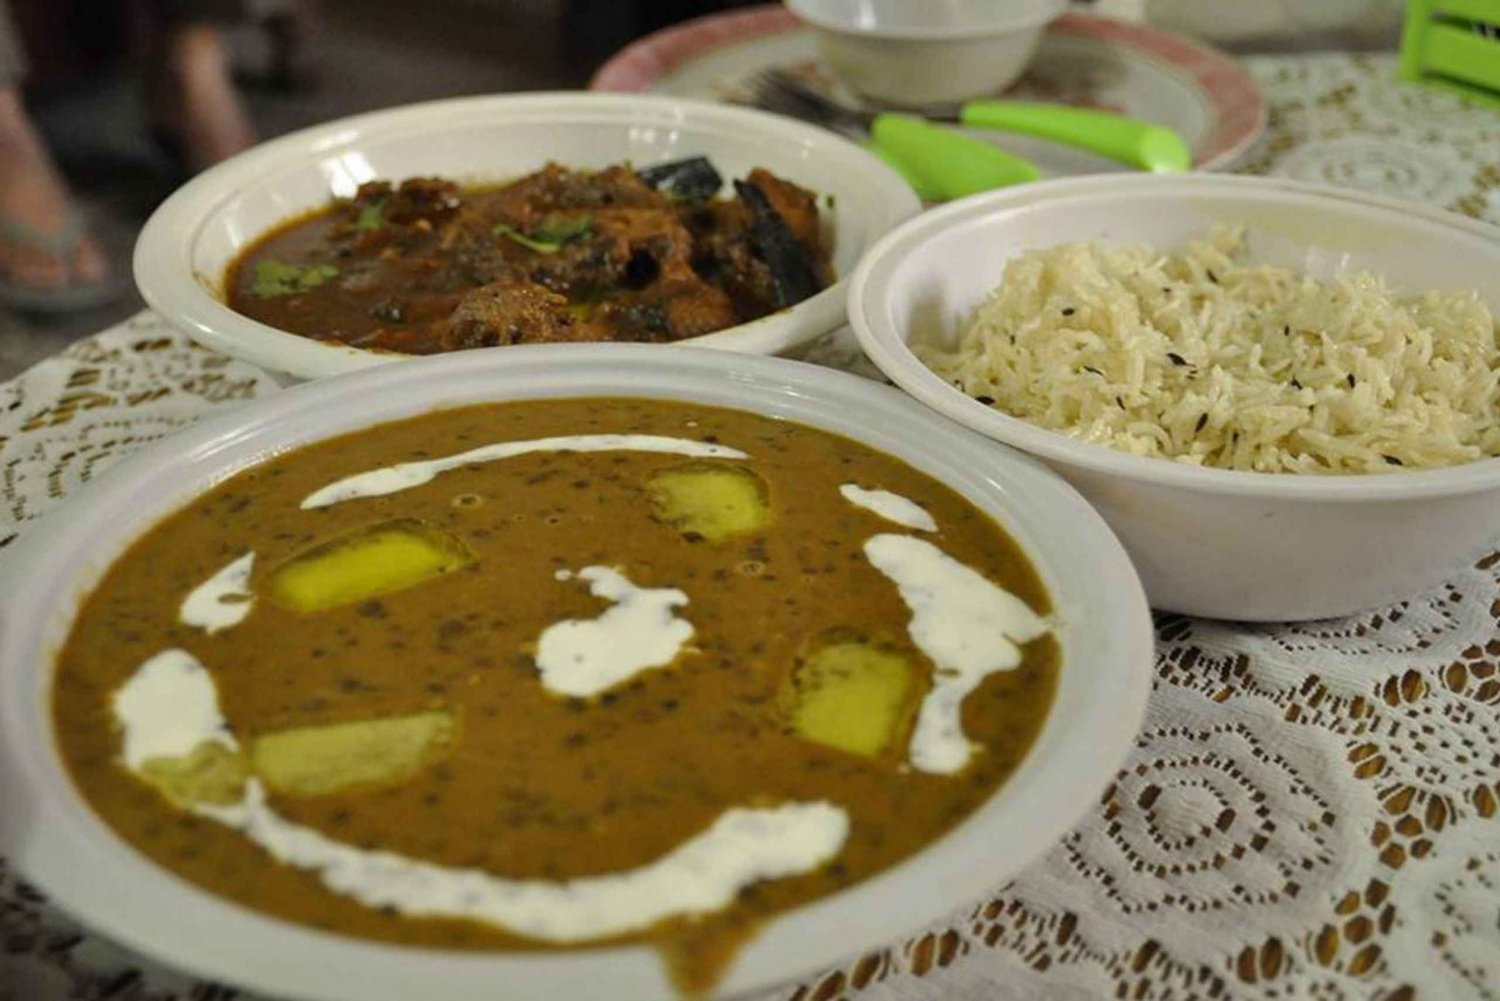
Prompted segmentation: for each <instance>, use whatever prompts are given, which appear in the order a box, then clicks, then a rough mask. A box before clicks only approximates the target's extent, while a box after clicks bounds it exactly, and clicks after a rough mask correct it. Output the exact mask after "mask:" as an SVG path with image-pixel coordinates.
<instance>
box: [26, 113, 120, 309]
mask: <svg viewBox="0 0 1500 1001" xmlns="http://www.w3.org/2000/svg"><path fill="white" fill-rule="evenodd" d="M67 212H68V190H67V186H66V185H65V184H64V183H63V179H62V175H61V174H60V173H59V172H58V170H57V166H56V165H55V164H54V163H53V162H52V157H51V156H50V155H49V154H48V152H47V148H46V147H45V146H44V145H43V144H42V140H41V137H40V136H38V135H37V133H36V129H35V128H33V127H32V124H31V119H30V118H29V117H28V116H27V114H26V108H25V106H24V105H23V104H22V103H21V96H20V94H19V93H18V92H17V90H16V88H15V87H0V220H4V221H5V222H8V223H11V224H14V225H16V226H18V227H22V228H24V229H26V230H29V231H31V232H33V233H35V234H37V235H38V236H39V237H43V238H45V237H50V236H54V235H56V234H58V233H60V232H61V231H62V229H63V227H64V225H65V222H66V220H67ZM108 274H109V264H108V262H107V261H106V259H105V257H104V252H103V251H102V250H101V249H100V248H99V244H98V243H97V242H96V241H95V240H94V238H93V237H91V236H89V235H88V234H83V235H82V236H81V237H80V238H79V239H78V241H77V243H75V244H74V245H73V247H72V248H71V260H62V259H59V258H58V257H56V256H54V255H52V254H49V253H47V252H46V251H45V250H42V249H40V248H37V247H31V246H26V245H24V244H22V243H19V242H16V241H14V240H8V239H6V237H5V234H4V233H3V232H0V278H3V279H4V280H5V281H8V282H11V283H13V284H16V285H22V286H26V287H29V288H35V289H61V288H65V287H67V286H69V285H88V284H97V283H99V282H102V281H103V280H104V279H105V278H106V277H107V276H108Z"/></svg>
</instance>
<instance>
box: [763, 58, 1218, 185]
mask: <svg viewBox="0 0 1500 1001" xmlns="http://www.w3.org/2000/svg"><path fill="white" fill-rule="evenodd" d="M754 84H755V92H756V103H757V104H759V105H761V106H762V107H765V108H769V109H770V110H772V111H779V112H781V113H783V114H789V115H793V116H795V117H798V118H804V119H808V120H810V121H814V122H817V123H819V124H821V125H826V126H829V127H830V128H834V129H838V130H840V131H842V132H845V133H846V134H849V135H853V136H855V137H856V138H865V141H866V142H867V143H868V145H869V146H870V148H871V149H872V150H873V151H874V152H875V153H877V154H878V155H879V156H880V157H881V159H883V160H884V161H885V162H886V163H887V164H889V165H890V166H891V167H893V168H895V170H896V171H897V172H898V173H900V174H901V175H902V176H903V177H905V178H906V179H907V181H908V182H909V183H910V184H911V186H912V187H913V188H915V189H916V191H917V194H919V195H921V196H922V197H923V198H924V199H927V200H928V201H949V200H951V199H954V198H963V197H965V196H966V195H972V194H976V193H978V192H980V191H988V190H990V189H992V188H999V187H1004V186H1006V185H1010V184H1019V183H1021V182H1024V181H1034V180H1036V179H1037V178H1039V177H1040V176H1041V171H1040V170H1039V169H1037V166H1036V164H1034V163H1032V162H1031V161H1030V160H1026V159H1024V158H1022V157H1019V156H1016V155H1015V154H1013V153H1008V152H1006V151H1005V150H1003V149H1000V148H999V147H998V146H995V145H994V144H993V143H988V142H985V141H983V140H981V139H976V138H975V137H973V136H970V135H966V134H964V133H963V132H960V131H958V130H956V129H953V128H950V127H947V126H943V125H935V124H933V121H932V120H940V121H949V122H954V123H957V124H961V125H964V126H967V127H969V128H975V129H991V130H998V131H1005V132H1020V133H1025V134H1027V135H1034V136H1038V137H1041V138H1044V139H1049V140H1052V141H1054V142H1058V143H1062V144H1065V145H1068V146H1074V147H1078V148H1080V149H1087V150H1091V151H1093V152H1095V153H1098V154H1100V155H1102V156H1106V157H1109V158H1111V159H1114V160H1118V161H1119V162H1121V163H1125V164H1128V165H1130V166H1132V167H1136V168H1137V169H1140V170H1149V171H1152V172H1154V173H1171V172H1176V171H1184V170H1190V169H1192V165H1193V161H1192V154H1191V152H1190V151H1189V150H1188V147H1187V144H1186V143H1185V142H1183V140H1182V137H1181V136H1179V135H1178V134H1177V133H1176V132H1174V131H1172V130H1171V129H1169V128H1166V127H1165V126H1161V125H1155V124H1153V123H1151V122H1143V121H1140V120H1138V119H1134V118H1127V117H1126V116H1124V115H1115V114H1111V113H1109V112H1105V111H1095V110H1092V109H1088V108H1074V107H1068V106H1066V105H1059V104H1040V103H1030V102H1025V101H996V100H983V101H970V102H968V103H967V104H963V105H948V106H943V107H933V108H924V109H922V113H921V115H912V114H902V113H898V112H893V111H871V110H867V109H864V108H856V107H851V106H849V105H847V104H843V103H841V102H838V101H835V100H833V99H832V98H830V97H828V96H827V95H825V94H822V93H820V92H819V91H816V90H814V89H813V88H812V87H809V86H808V85H807V84H805V83H803V82H802V81H800V80H798V79H797V78H795V77H793V76H790V75H789V74H786V73H783V72H780V71H777V70H770V71H767V72H764V73H761V74H759V75H758V77H757V78H756V80H755V81H754Z"/></svg>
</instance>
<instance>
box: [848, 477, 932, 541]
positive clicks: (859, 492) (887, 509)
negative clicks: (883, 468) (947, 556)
mask: <svg viewBox="0 0 1500 1001" xmlns="http://www.w3.org/2000/svg"><path fill="white" fill-rule="evenodd" d="M839 493H841V494H843V495H844V500H846V501H848V502H849V503H850V504H853V505H854V506H855V507H862V508H864V509H865V510H867V511H873V512H875V513H876V514H878V515H880V517H882V518H884V519H885V520H886V521H893V522H895V523H896V524H898V525H904V526H906V527H907V528H915V529H917V530H919V531H923V532H936V531H937V522H936V521H934V520H933V518H932V515H931V514H930V513H928V511H927V509H926V508H925V507H923V506H922V505H920V504H918V503H917V502H916V501H914V500H910V499H909V498H906V497H902V496H901V495H900V494H897V493H892V492H891V491H889V490H866V489H865V488H864V487H862V486H859V485H858V484H856V483H845V484H844V485H843V486H841V487H839Z"/></svg>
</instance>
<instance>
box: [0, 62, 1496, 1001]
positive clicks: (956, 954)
mask: <svg viewBox="0 0 1500 1001" xmlns="http://www.w3.org/2000/svg"><path fill="white" fill-rule="evenodd" d="M1392 65H1393V64H1392V61H1391V60H1390V59H1389V58H1375V59H1355V58H1349V57H1344V56H1314V57H1298V58H1265V59H1258V60H1255V61H1253V62H1252V68H1253V70H1254V72H1255V75H1256V77H1257V79H1258V80H1259V81H1260V83H1261V85H1262V86H1263V87H1265V89H1266V91H1267V95H1268V97H1269V99H1270V102H1271V105H1272V115H1271V128H1270V130H1269V132H1268V133H1267V135H1266V136H1265V137H1263V139H1262V140H1261V141H1260V143H1259V144H1258V145H1257V146H1256V148H1255V149H1254V150H1252V151H1251V153H1250V154H1249V156H1248V158H1247V161H1246V164H1245V169H1248V170H1250V171H1254V172H1263V173H1276V174H1286V175H1291V176H1296V177H1303V178H1314V179H1319V180H1324V181H1331V182H1334V183H1341V184H1348V185H1352V186H1356V187H1361V188H1367V189H1374V190H1377V191H1384V192H1387V193H1392V194H1397V195H1405V196H1409V197H1418V198H1421V199H1423V200H1426V201H1430V202H1434V203H1437V204H1440V205H1444V206H1447V207H1448V208H1451V209H1454V210H1456V211H1461V212H1465V213H1468V214H1470V215H1473V216H1477V217H1482V218H1488V219H1491V220H1494V221H1497V222H1500V193H1497V192H1500V114H1496V113H1495V112H1493V111H1487V110H1482V109H1478V108H1474V107H1471V106H1468V105H1465V104H1463V103H1462V102H1460V101H1458V100H1457V99H1455V98H1451V97H1448V96H1446V95H1443V94H1440V93H1431V92H1428V91H1425V90H1421V89H1417V88H1411V87H1403V86H1398V85H1395V84H1393V83H1391V82H1390V80H1389V77H1390V75H1391V68H1392ZM815 360H820V361H824V362H828V363H835V364H845V365H852V364H854V358H853V356H852V355H851V354H850V349H849V346H848V344H847V343H844V342H833V343H830V344H826V345H824V346H823V347H822V350H821V351H820V352H819V353H818V354H817V355H815ZM275 391H276V387H275V385H274V384H273V383H272V382H271V381H270V379H269V378H267V377H266V376H265V375H264V374H262V373H260V372H259V371H257V370H256V369H254V368H251V367H250V366H248V365H244V364H241V363H238V362H232V361H229V360H227V359H224V358H222V357H220V356H217V355H214V354H210V353H208V352H206V351H203V350H201V349H199V348H196V347H194V346H192V345H191V344H189V343H188V342H186V341H185V340H184V339H183V338H182V337H181V336H179V335H176V334H173V333H171V332H170V331H168V330H167V329H166V328H165V327H164V326H163V324H162V323H161V322H160V321H159V320H158V319H157V318H155V317H154V316H152V315H151V314H149V313H143V314H141V315H139V316H137V317H136V318H135V319H133V320H131V321H130V322H128V323H126V324H123V325H122V326H119V327H116V328H114V329H111V330H107V331H105V332H104V333H102V334H99V335H97V336H95V337H92V338H89V339H88V340H85V341H83V342H81V343H79V344H77V345H75V346H74V347H72V348H71V349H69V350H68V351H67V352H65V353H64V354H63V355H61V356H59V357H56V358H53V359H51V360H49V361H46V362H43V363H42V364H41V365H38V366H37V367H36V368H34V369H32V370H31V371H29V372H27V373H25V374H24V375H22V376H21V377H20V378H18V379H16V380H14V381H12V382H9V383H6V384H4V385H0V547H3V546H4V545H5V544H6V543H8V542H9V541H10V540H11V539H13V538H15V536H16V535H17V534H18V533H19V532H23V531H25V524H26V522H28V521H29V520H31V519H32V518H35V517H36V516H38V515H39V514H41V513H43V512H44V511H45V510H46V509H47V508H49V507H50V506H51V505H53V504H55V503H57V502H59V501H60V500H62V499H63V498H64V497H65V496H66V495H67V494H68V493H69V491H70V490H72V489H73V488H74V487H75V486H76V485H77V484H79V483H80V482H82V481H84V480H86V479H88V478H89V476H90V475H92V474H93V473H95V472H97V471H98V470H100V469H102V468H104V467H105V466H107V465H109V464H110V463H112V462H115V461H117V460H118V459H120V458H121V457H122V456H125V455H127V454H129V453H130V452H131V451H133V450H135V449H136V448H139V447H140V446H142V445H144V444H146V443H148V442H150V441H152V440H155V439H157V438H159V437H161V436H163V435H166V434H169V433H171V432H172V431H174V430H176V429H178V428H181V427H183V426H185V425H187V424H190V423H192V422H193V421H194V420H195V419H196V418H197V417H198V416H199V415H201V414H203V413H204V412H206V411H208V410H211V409H214V408H218V407H225V406H233V405H236V404H238V403H240V402H241V401H244V400H248V399H252V398H254V397H257V396H261V395H265V394H268V393H272V392H275ZM1497 516H1500V515H1497ZM0 600H3V596H0ZM1497 666H1500V554H1496V555H1495V556H1492V557H1491V558H1490V559H1488V560H1485V561H1483V562H1481V563H1480V564H1479V565H1477V566H1474V567H1471V568H1469V569H1467V570H1465V571H1464V572H1462V573H1460V574H1458V575H1456V576H1455V577H1454V578H1453V580H1452V581H1450V582H1449V583H1448V584H1447V585H1446V586H1444V587H1442V588H1439V589H1438V590H1436V591H1434V592H1431V593H1429V594H1425V595H1421V596H1419V597H1416V598H1413V599H1412V600H1410V601H1407V602H1404V603H1402V604H1400V605H1397V606H1395V607H1393V608H1389V609H1385V610H1382V611H1380V612H1378V613H1374V614H1370V615H1365V616H1360V617H1358V618H1354V619H1349V620H1344V621H1337V622H1325V623H1320V624H1316V625H1304V626H1298V627H1244V626H1231V625H1225V624H1220V623H1211V622H1204V621H1197V620H1191V619H1186V618H1181V617H1166V618H1163V619H1162V620H1161V621H1160V622H1159V645H1158V654H1157V670H1156V683H1155V688H1154V693H1153V696H1152V699H1151V703H1150V708H1149V715H1148V718H1147V720H1146V726H1145V729H1144V731H1143V732H1142V733H1141V736H1140V739H1139V740H1138V741H1137V743H1136V746H1135V750H1134V751H1133V753H1132V754H1131V757H1130V759H1129V761H1128V762H1127V763H1126V766H1125V768H1124V770H1123V771H1122V772H1121V773H1120V774H1119V776H1118V778H1117V779H1116V781H1115V782H1114V784H1113V785H1112V786H1111V787H1110V788H1109V790H1108V791H1107V792H1106V793H1105V794H1104V796H1103V797H1102V798H1101V799H1100V801H1099V804H1098V806H1097V807H1096V808H1095V809H1094V810H1093V812H1092V813H1091V814H1090V815H1089V816H1088V817H1087V818H1085V819H1084V821H1083V822H1082V823H1080V824H1079V826H1078V827H1077V828H1076V829H1075V830H1074V831H1073V832H1072V833H1071V834H1069V835H1068V836H1067V837H1066V838H1065V839H1064V840H1063V841H1062V842H1061V843H1060V844H1058V845H1057V847H1056V848H1054V849H1053V851H1052V852H1051V853H1050V854H1049V855H1047V856H1046V857H1045V858H1044V859H1043V860H1042V861H1040V862H1039V863H1037V864H1035V865H1033V866H1032V867H1031V868H1029V869H1027V870H1026V871H1025V872H1024V873H1023V874H1022V875H1021V876H1020V877H1019V878H1017V879H1016V880H1014V881H1013V882H1011V883H1010V884H1008V885H1005V886H1000V887H996V888H995V889H994V890H993V891H992V893H991V894H990V895H989V896H988V897H987V898H986V899H985V900H983V901H982V902H981V903H979V904H978V905H977V906H974V907H971V908H967V909H964V910H962V911H959V912H956V913H954V914H952V915H950V916H949V917H948V919H947V920H945V921H943V922H940V923H939V924H937V925H935V926H933V927H931V928H928V929H926V930H925V931H921V932H919V933H918V934H916V935H915V937H913V938H911V939H910V940H908V941H906V942H902V943H897V944H893V945H888V946H886V947H884V948H877V949H875V950H874V951H872V952H870V953H869V954H867V955H865V956H863V957H861V958H859V959H857V960H856V961H854V962H853V963H851V964H850V965H849V966H848V967H846V968H844V969H841V970H833V971H828V972H827V973H826V974H824V975H822V976H820V977H817V978H814V979H813V980H811V981H809V982H807V983H806V984H804V985H802V986H800V987H796V988H792V989H788V990H783V991H778V992H776V993H775V994H773V995H769V996H768V997H767V998H766V999H764V1001H771V999H773V998H774V999H778V1001H780V999H795V1001H814V999H816V1001H832V999H834V998H839V997H845V996H851V997H857V998H859V999H862V1001H918V999H935V998H967V999H993V998H1017V999H1020V998H1027V999H1030V998H1085V997H1088V998H1092V997H1111V998H1132V999H1137V998H1160V999H1167V998H1203V997H1210V998H1241V997H1245V998H1306V997H1314V998H1324V999H1344V998H1350V999H1352V998H1381V999H1386V1001H1409V999H1413V998H1418V997H1421V998H1437V999H1447V998H1500V816H1497V813H1500V670H1497ZM3 808H4V805H3V804H0V809H3ZM983 878H984V877H983V874H982V873H976V874H975V879H976V885H977V883H978V882H979V881H982V880H983ZM437 996H438V995H436V994H435V995H434V997H437ZM237 997H244V995H242V994H240V993H238V992H236V991H234V990H231V989H228V988H225V987H220V986H216V985H212V984H206V983H200V982H197V981H195V980H193V979H192V978H188V977H184V976H181V975H177V974H174V973H171V972H169V971H166V970H163V969H161V968H159V967H158V966H156V965H154V964H152V963H150V962H147V961H145V960H143V959H141V958H139V957H135V956H131V955H128V954H126V953H124V952H122V951H120V950H119V949H117V948H115V947H114V946H112V945H110V944H108V943H107V942H106V941H105V940H104V939H102V938H100V937H98V936H94V935H90V934H86V933H84V932H83V931H81V930H80V929H79V928H78V926H77V925H75V924H74V923H73V922H71V921H70V920H68V919H67V918H66V917H64V916H63V915H61V914H59V913H58V912H57V911H55V910H54V909H53V908H51V907H50V906H49V905H48V904H47V903H46V901H45V900H44V899H43V898H42V897H41V895H39V894H38V893H37V892H36V891H35V890H34V889H32V888H31V887H28V886H27V885H26V884H25V883H24V882H23V881H21V880H20V879H19V878H18V876H17V875H16V874H15V873H13V872H10V871H8V870H7V869H6V868H5V866H4V863H3V861H0V1001H63V999H88V1001H93V999H106V998H108V999H119V1001H228V999H230V998H237ZM413 1001H417V999H413Z"/></svg>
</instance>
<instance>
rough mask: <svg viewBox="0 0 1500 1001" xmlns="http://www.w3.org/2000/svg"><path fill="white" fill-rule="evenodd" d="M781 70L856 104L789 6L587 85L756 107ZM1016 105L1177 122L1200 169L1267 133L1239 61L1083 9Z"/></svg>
mask: <svg viewBox="0 0 1500 1001" xmlns="http://www.w3.org/2000/svg"><path fill="white" fill-rule="evenodd" d="M771 67H782V68H787V69H791V70H792V71H794V72H796V73H798V74H799V75H800V76H802V77H803V78H804V79H806V80H808V81H809V82H812V83H815V84H817V85H820V86H822V87H824V88H826V89H827V90H829V91H830V92H832V93H835V94H837V95H839V96H842V97H845V98H846V99H852V98H851V97H850V95H849V94H847V93H846V92H843V91H842V88H841V87H840V85H839V84H838V83H837V81H836V80H835V78H834V76H833V73H832V71H831V70H829V69H828V68H827V67H826V66H825V65H824V64H823V63H822V62H821V61H820V60H819V58H818V53H817V44H816V41H815V39H814V37H813V33H812V31H811V29H809V28H808V27H806V26H805V25H803V24H802V23H801V22H800V21H798V20H797V19H796V18H795V17H793V16H792V14H791V13H790V12H789V11H787V10H786V9H785V8H783V7H781V6H779V5H766V6H761V7H751V8H748V9H744V10H737V11H730V12H727V13H722V14H714V15H710V16H708V17H702V18H698V19H697V20H693V21H688V22H686V23H684V24H680V25H677V26H675V27H672V28H667V29H665V30H663V31H658V32H656V33H655V34H652V35H648V36H646V37H645V38H642V39H640V40H639V41H637V42H635V43H633V44H632V45H630V46H628V47H627V48H625V49H622V50H621V51H620V52H619V53H618V54H616V55H615V56H614V57H613V58H612V59H610V60H609V61H608V62H607V63H605V64H604V65H603V66H602V67H600V69H599V71H598V73H596V74H595V75H594V79H593V81H592V82H591V83H590V85H589V86H590V88H591V89H593V90H610V91H634V92H639V91H654V92H656V93H663V94H675V95H678V96H683V97H688V96H691V97H700V98H702V97H708V98H715V99H718V100H722V101H747V100H748V93H747V91H746V86H745V82H746V80H747V79H748V77H749V76H750V75H751V74H753V73H755V72H757V71H759V70H763V69H768V68H771ZM1006 96H1007V97H1016V98H1023V99H1026V100H1043V101H1057V102H1059V103H1063V104H1075V105H1084V106H1088V107H1096V108H1103V109H1106V110H1111V111H1118V112H1121V113H1123V114H1127V115H1132V116H1134V117H1136V118H1142V119H1146V120H1148V121H1153V122H1159V123H1160V124H1162V125H1167V126H1169V127H1171V128H1173V129H1176V130H1177V131H1178V132H1179V133H1180V134H1181V135H1182V136H1183V138H1184V139H1186V140H1187V143H1188V146H1189V147H1190V148H1191V149H1192V150H1193V163H1194V166H1195V167H1197V168H1198V169H1200V170H1219V169H1223V168H1225V167H1227V166H1229V165H1230V164H1231V163H1233V162H1234V160H1235V159H1236V158H1238V157H1239V155H1240V154H1241V153H1243V152H1244V151H1245V149H1246V148H1247V147H1249V145H1250V144H1251V143H1252V142H1253V141H1254V140H1255V138H1256V136H1258V135H1259V134H1260V133H1261V131H1262V130H1263V129H1264V128H1265V124H1266V105H1265V101H1264V100H1263V99H1262V97H1261V94H1260V91H1259V89H1257V87H1256V86H1255V83H1254V81H1253V80H1251V79H1250V76H1249V74H1247V73H1246V72H1245V70H1244V69H1243V68H1242V67H1241V66H1240V64H1239V63H1238V62H1236V61H1235V60H1234V59H1232V58H1231V57H1229V56H1227V55H1225V54H1224V53H1222V52H1219V51H1218V50H1216V49H1212V48H1209V47H1208V46H1205V45H1201V44H1199V43H1197V42H1193V41H1189V40H1188V39H1186V38H1183V37H1181V36H1180V35H1174V34H1171V33H1170V32H1166V31H1162V30H1160V29H1157V28H1152V27H1148V26H1146V25H1140V24H1128V23H1126V22H1123V21H1116V20H1113V19H1111V18H1105V17H1097V16H1094V15H1090V14H1081V13H1078V12H1075V11H1070V12H1068V13H1065V14H1063V15H1062V16H1061V17H1059V18H1058V19H1057V20H1056V21H1054V22H1053V23H1052V24H1051V25H1050V26H1049V27H1048V29H1047V33H1046V34H1045V35H1044V36H1043V37H1042V42H1041V45H1040V46H1039V47H1038V49H1037V54H1036V57H1035V58H1034V59H1033V60H1032V63H1031V67H1030V68H1029V69H1028V70H1027V71H1026V73H1025V75H1024V76H1023V77H1022V78H1021V80H1020V82H1019V83H1017V84H1016V85H1015V86H1014V87H1012V88H1011V89H1010V90H1009V91H1007V93H1006ZM987 135H988V136H990V137H994V136H995V135H996V134H995V133H988V134H987ZM998 141H999V142H1001V143H1002V144H1003V145H1004V146H1005V148H1006V149H1008V150H1010V151H1011V152H1013V153H1017V154H1020V155H1021V156H1025V157H1028V158H1030V159H1032V160H1034V161H1035V162H1036V163H1037V164H1038V165H1039V166H1041V168H1042V169H1043V171H1044V172H1045V173H1047V174H1049V175H1051V176H1062V175H1070V174H1086V173H1099V172H1101V171H1107V170H1122V169H1125V168H1122V167H1120V166H1119V165H1118V164H1114V163H1112V162H1110V161H1108V160H1105V159H1103V158H1101V157H1097V156H1095V155H1093V154H1090V153H1085V152H1081V151H1079V150H1073V149H1068V148H1065V147H1061V146H1057V145H1055V144H1053V143H1049V142H1045V141H1043V140H1037V139H1031V138H1029V137H1026V136H1014V135H1006V136H1004V137H1003V138H1000V139H999V140H998Z"/></svg>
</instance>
